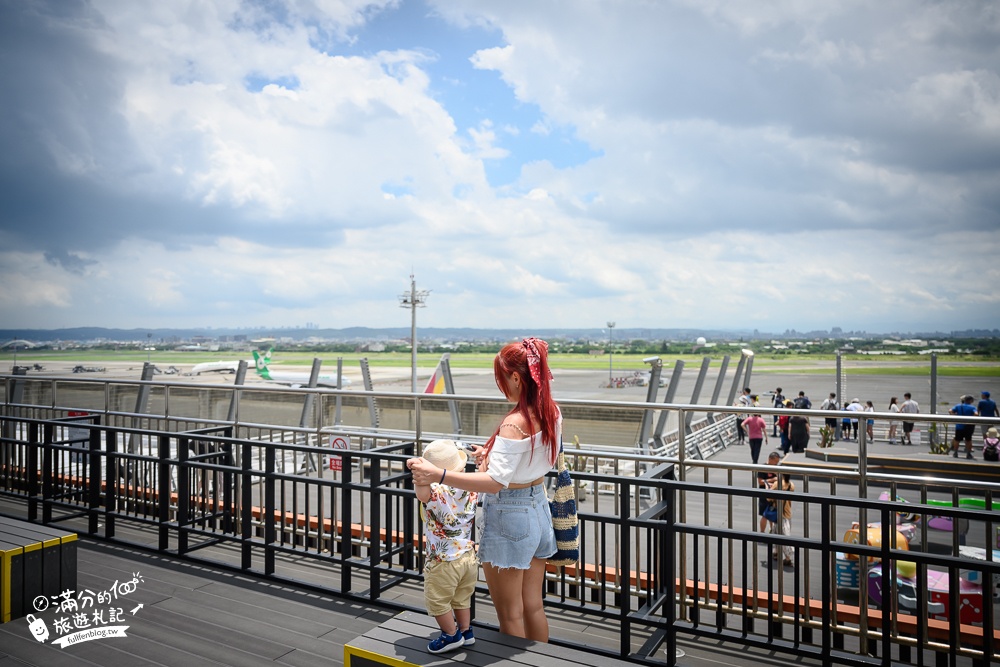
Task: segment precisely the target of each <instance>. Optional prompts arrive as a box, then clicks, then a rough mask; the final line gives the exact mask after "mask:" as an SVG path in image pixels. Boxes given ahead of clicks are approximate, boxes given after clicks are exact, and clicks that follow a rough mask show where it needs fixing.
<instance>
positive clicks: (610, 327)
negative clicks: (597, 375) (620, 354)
mask: <svg viewBox="0 0 1000 667" xmlns="http://www.w3.org/2000/svg"><path fill="white" fill-rule="evenodd" d="M614 330H615V323H614V322H608V386H609V387H610V386H611V385H612V384H613V380H612V378H611V373H612V368H613V364H612V361H611V360H612V359H613V357H612V355H613V354H614V348H612V346H611V332H613V331H614Z"/></svg>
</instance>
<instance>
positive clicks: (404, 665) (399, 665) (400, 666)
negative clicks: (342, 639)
mask: <svg viewBox="0 0 1000 667" xmlns="http://www.w3.org/2000/svg"><path fill="white" fill-rule="evenodd" d="M355 655H356V656H358V657H359V658H365V659H367V660H371V661H372V662H375V663H378V664H380V665H389V666H390V667H420V665H417V664H415V663H412V662H406V661H405V660H400V659H399V658H390V657H389V656H387V655H382V654H381V653H375V652H374V651H368V650H365V649H363V648H358V647H357V646H351V645H350V644H344V667H351V656H355Z"/></svg>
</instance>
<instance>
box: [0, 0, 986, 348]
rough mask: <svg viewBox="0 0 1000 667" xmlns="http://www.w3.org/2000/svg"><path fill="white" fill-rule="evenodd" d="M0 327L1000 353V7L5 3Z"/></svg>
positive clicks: (580, 1)
mask: <svg viewBox="0 0 1000 667" xmlns="http://www.w3.org/2000/svg"><path fill="white" fill-rule="evenodd" d="M0 88H2V89H3V90H4V102H3V104H2V105H0V113H2V120H3V122H2V123H0V221H2V224H0V284H2V285H3V289H2V290H0V321H2V322H3V323H4V327H5V328H16V327H24V328H56V327H68V326H109V327H127V328H131V327H140V328H141V327H189V326H217V327H222V326H256V325H262V326H267V327H278V326H304V325H306V324H307V323H312V324H315V325H317V326H320V327H333V328H341V327H347V326H355V325H358V326H373V327H381V326H407V325H408V324H409V313H408V312H407V311H406V310H402V309H400V307H399V295H400V294H402V293H403V292H405V291H406V290H408V289H409V286H410V278H409V276H410V274H411V273H412V274H414V275H415V276H416V280H417V287H418V289H426V290H430V295H429V297H428V300H427V307H426V308H425V309H422V310H420V311H419V314H418V323H419V324H420V325H421V326H428V327H446V326H468V327H491V328H492V327H498V326H502V327H519V326H520V327H524V328H530V327H531V326H546V327H552V326H556V327H558V326H566V327H591V326H593V327H600V326H603V324H604V323H605V322H606V321H607V320H615V321H616V322H617V324H618V326H619V327H706V328H744V327H745V328H758V329H761V330H763V331H784V330H785V329H788V328H796V329H799V330H808V329H813V328H821V329H827V328H830V327H833V326H840V327H843V328H844V329H853V330H858V329H864V330H868V331H918V330H941V331H950V330H955V329H965V328H969V327H988V328H994V327H1000V5H998V3H996V2H993V1H992V0H981V1H975V0H972V1H970V2H920V1H918V0H880V2H870V1H868V0H858V1H845V2H837V1H834V2H828V3H816V2H811V1H798V0H776V1H774V2H768V3H757V2H754V3H747V2H742V1H740V0H732V1H730V0H669V1H668V0H664V1H662V2H660V1H653V0H503V1H502V2H501V1H497V0H491V1H486V0H466V1H463V2H454V1H452V0H441V1H437V0H378V1H372V2H368V1H365V0H242V1H239V0H212V1H211V2H209V1H207V0H200V1H195V0H190V1H188V0H170V1H169V2H158V1H157V2H154V1H152V0H150V1H137V0H49V1H45V0H0Z"/></svg>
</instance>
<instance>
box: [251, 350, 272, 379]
mask: <svg viewBox="0 0 1000 667" xmlns="http://www.w3.org/2000/svg"><path fill="white" fill-rule="evenodd" d="M272 350H274V348H273V347H272V348H268V350H267V352H266V353H265V354H264V356H261V355H260V353H259V352H257V350H254V351H253V361H254V365H255V366H256V367H257V375H259V376H261V377H262V378H264V379H265V380H270V379H271V373H270V372H269V371H268V370H267V365H268V364H269V363H271V352H272Z"/></svg>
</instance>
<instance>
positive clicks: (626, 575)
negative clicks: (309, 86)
mask: <svg viewBox="0 0 1000 667" xmlns="http://www.w3.org/2000/svg"><path fill="white" fill-rule="evenodd" d="M631 500H632V484H631V482H625V483H624V484H623V485H622V488H621V489H620V491H619V494H618V517H619V520H620V524H619V525H620V526H621V533H620V535H621V536H622V539H621V540H620V544H621V560H620V561H619V562H620V565H619V567H618V577H619V586H620V587H621V594H620V596H619V598H618V599H619V607H618V609H619V619H620V621H619V622H620V623H621V628H622V634H621V640H620V642H619V644H618V654H619V655H620V656H621V657H622V658H624V657H627V656H628V654H629V653H631V652H632V622H631V613H632V611H631V609H632V574H631V573H632V569H631V568H632V542H631V539H630V537H631V527H632V521H631V517H632V507H631V505H630V504H629V503H630V502H631ZM636 576H639V573H638V572H636Z"/></svg>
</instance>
